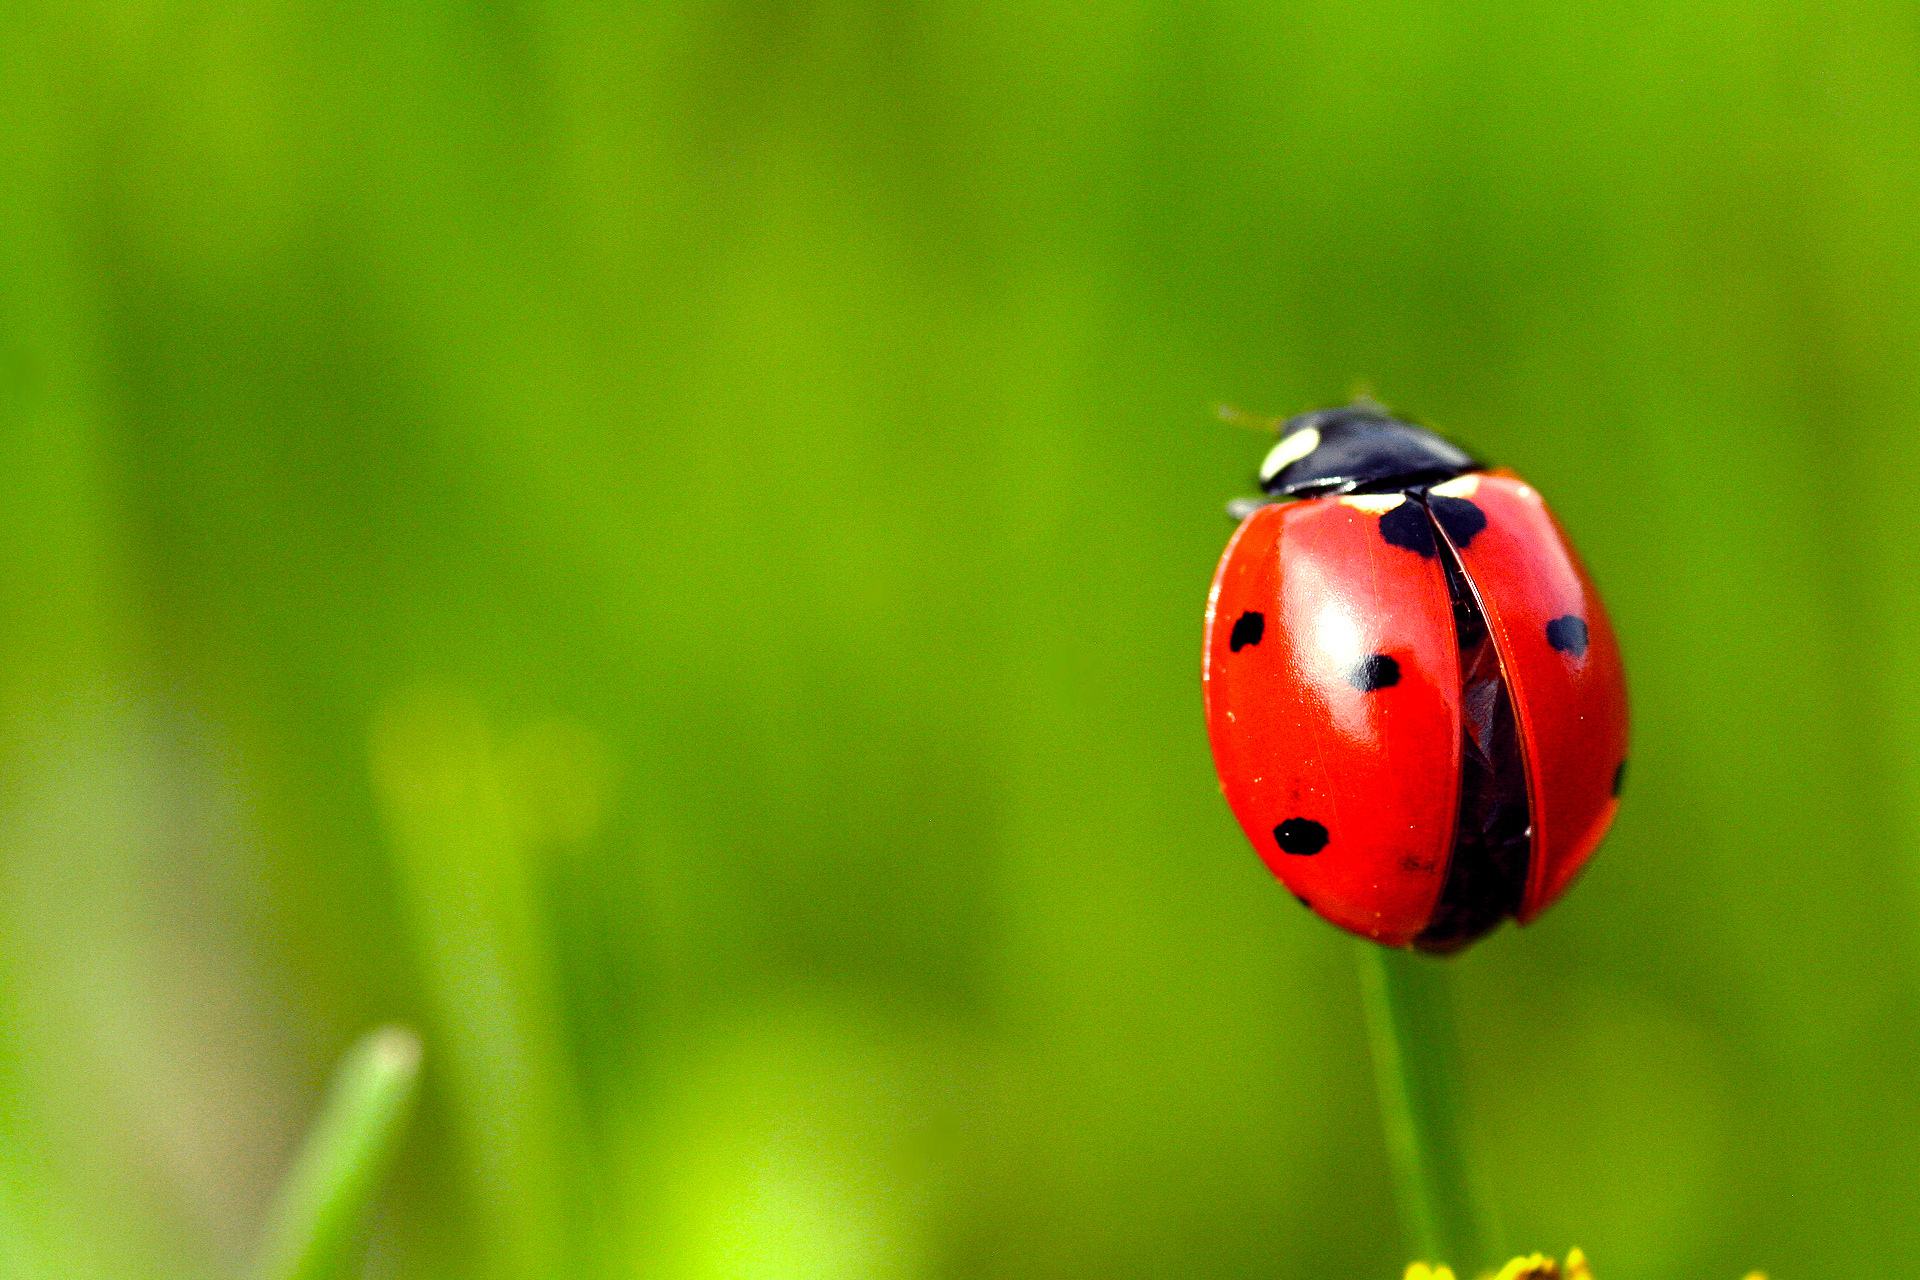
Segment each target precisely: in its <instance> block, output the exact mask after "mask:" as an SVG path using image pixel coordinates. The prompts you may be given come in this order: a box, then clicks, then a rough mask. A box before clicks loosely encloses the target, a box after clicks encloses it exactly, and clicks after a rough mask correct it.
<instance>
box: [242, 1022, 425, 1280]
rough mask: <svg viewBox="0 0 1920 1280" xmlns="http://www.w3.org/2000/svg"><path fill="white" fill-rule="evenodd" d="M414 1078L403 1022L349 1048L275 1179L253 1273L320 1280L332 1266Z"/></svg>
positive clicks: (278, 1279) (261, 1279)
mask: <svg viewBox="0 0 1920 1280" xmlns="http://www.w3.org/2000/svg"><path fill="white" fill-rule="evenodd" d="M419 1079H420V1038H419V1037H418V1036H416V1035H415V1034H414V1033H413V1032H411V1031H409V1030H407V1029H406V1028H405V1027H381V1028H379V1029H378V1030H376V1031H373V1032H370V1033H368V1034H367V1035H366V1036H365V1037H364V1038H363V1039H362V1040H361V1041H360V1042H359V1043H358V1044H356V1045H355V1046H354V1047H353V1049H352V1050H351V1051H350V1052H348V1054H347V1056H346V1057H345V1059H343V1060H342V1061H341V1063H340V1069H339V1070H338V1071H337V1072H336V1073H335V1075H334V1078H333V1088H332V1090H331V1091H330V1092H329V1093H328V1096H327V1102H326V1107H325V1109H324V1110H323V1111H322V1112H321V1113H320V1118H319V1119H318V1120H316V1121H315V1122H314V1125H313V1128H312V1129H311V1130H310V1131H309V1132H308V1134H307V1138H306V1141H305V1143H303V1144H302V1145H301V1148H300V1153H299V1155H298V1156H297V1157H296V1158H295V1160H294V1164H293V1168H292V1170H291V1171H289V1173H288V1174H287V1178H286V1181H285V1182H283V1183H282V1184H281V1186H280V1193H279V1196H278V1198H277V1199H276V1201H275V1204H274V1206H273V1211H272V1216H271V1217H270V1218H269V1219H268V1221H267V1230H266V1238H265V1240H264V1241H263V1242H262V1246H261V1250H260V1256H259V1259H258V1261H257V1262H256V1265H255V1266H254V1269H253V1273H252V1274H253V1278H254V1280H320V1278H321V1277H324V1276H330V1275H333V1274H334V1273H335V1272H336V1270H337V1269H338V1266H339V1262H340V1256H341V1253H342V1252H343V1250H344V1249H345V1248H346V1245H347V1243H348V1241H350V1240H351V1239H352V1238H353V1234H354V1228H355V1226H356V1225H357V1224H358V1223H359V1220H360V1217H361V1215H362V1213H363V1212H364V1210H365V1209H366V1205H367V1202H368V1201H369V1200H371V1199H372V1198H373V1192H374V1189H375V1188H376V1187H377V1186H378V1185H379V1178H380V1173H381V1171H382V1170H383V1169H384V1168H385V1166H386V1163H387V1157H388V1155H389V1154H391V1153H392V1150H393V1148H394V1146H395V1144H396V1142H397V1141H398V1139H399V1137H400V1133H401V1130H402V1129H403V1128H404V1127H405V1125H406V1120H407V1113H408V1111H409V1110H410V1109H411V1104H412V1102H413V1095H414V1090H415V1086H416V1085H417V1084H418V1082H419Z"/></svg>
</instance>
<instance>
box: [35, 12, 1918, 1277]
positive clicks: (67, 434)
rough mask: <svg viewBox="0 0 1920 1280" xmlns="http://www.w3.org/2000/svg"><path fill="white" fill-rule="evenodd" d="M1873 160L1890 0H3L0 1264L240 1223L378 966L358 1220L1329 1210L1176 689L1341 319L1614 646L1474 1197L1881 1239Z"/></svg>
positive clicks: (1377, 1205)
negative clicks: (1543, 502) (1540, 540)
mask: <svg viewBox="0 0 1920 1280" xmlns="http://www.w3.org/2000/svg"><path fill="white" fill-rule="evenodd" d="M1916 207H1920V23H1916V21H1915V18H1914V15H1913V13H1912V12H1911V11H1910V9H1909V8H1908V7H1906V6H1902V5H1899V4H1895V3H1892V0H1837V2H1836V0H1821V2H1820V3H1814V2H1813V0H1743V2H1742V3H1738V4H1734V3H1724V2H1720V0H1708V2H1707V3H1681V2H1680V0H1659V2H1656V3H1642V2H1640V0H1622V2H1620V3H1608V4H1579V5H1575V4H1549V3H1527V2H1525V0H1490V2H1488V3H1481V4H1469V5H1461V4H1454V3H1447V2H1445V0H1328V2H1327V3H1320V4H1309V5H1296V4H1285V3H1270V2H1266V0H1262V2H1260V3H1250V2H1246V0H1180V2H1178V3H1174V2H1166V3H1157V4H1122V5H1116V6H1086V5H1078V4H1062V3H1054V2H1052V0H1027V2H1026V3H1020V4H1011V3H1000V4H959V3H942V2H941V0H924V2H922V0H908V2H906V3H898V4H879V3H875V4H846V3H836V2H835V0H716V2H714V3H694V4H687V3H676V2H675V0H661V2H660V3H649V4H627V5H593V4H581V3H568V2H564V0H488V2H487V3H477V2H476V3H467V2H465V0H453V2H452V3H447V4H438V5H408V4H365V3H352V2H350V0H258V2H256V3H248V4H236V3H226V2H223V0H204V2H199V3H189V2H183V0H148V2H146V3H138V4H135V3H127V2H125V0H74V2H72V3H64V4H52V3H43V2H40V0H26V2H25V3H23V4H21V5H16V6H14V7H13V8H12V9H11V10H10V11H9V15H8V20H7V22H6V36H5V38H4V39H0V344H3V345H0V413H4V427H3V428H0V430H4V438H3V439H4V465H3V466H0V894H3V896H0V902H3V903H4V906H0V1276H9V1277H10V1276H31V1277H41V1276H46V1277H63V1278H64V1277H73V1278H76V1280H120V1278H122V1277H129V1278H130V1277H162V1276H166V1277H172V1276H183V1275H194V1274H205V1275H215V1274H230V1273H231V1272H232V1271H233V1269H234V1268H235V1267H237V1266H239V1265H240V1264H241V1261H242V1260H243V1259H244V1258H245V1257H246V1256H247V1255H248V1253H249V1252H250V1250H251V1249H252V1248H253V1244H254V1240H255V1236H256V1233H257V1232H258V1230H259V1228H260V1222H261V1218H262V1215H263V1213H264V1212H265V1208H266V1205H267V1204H268V1201H269V1197H270V1194H271V1188H272V1186H273V1184H274V1181H275V1179H276V1178H277V1177H278V1176H279V1173H280V1171H281V1169H282V1168H283V1167H284V1165H285V1163H286V1161H287V1160H288V1159H289V1158H290V1155H291V1153H292V1151H293V1150H294V1148H295V1145H296V1143H297V1141H298V1135H299V1132H300V1129H301V1126H302V1125H303V1123H304V1122H305V1120H306V1118H307V1117H308V1116H309V1115H310V1114H311V1113H312V1111H313V1110H314V1108H315V1107H316V1106H317V1105H318V1100H319V1098H320V1095H321V1092H322V1089H323V1085H324V1081H325V1079H326V1077H327V1073H328V1071H329V1069H330V1065H331V1063H332V1062H333V1061H334V1059H335V1058H336V1056H337V1055H338V1054H339V1053H340V1052H341V1051H342V1050H343V1049H344V1047H345V1046H346V1045H347V1044H348V1043H350V1042H351V1041H352V1040H353V1038H354V1037H355V1036H356V1035H357V1034H358V1033H359V1032H360V1031H361V1030H362V1029H364V1028H366V1027H368V1026H371V1025H374V1024H376V1023H378V1022H381V1021H384V1020H388V1019H399V1020H404V1021H407V1022H410V1023H412V1024H414V1025H417V1026H419V1027H420V1028H421V1029H422V1032H423V1034H424V1037H425V1040H426V1043H427V1064H428V1067H427V1080H426V1086H425V1094H424V1098H423V1106H424V1110H423V1114H422V1115H421V1117H420V1119H419V1123H418V1124H417V1126H416V1128H415V1131H414V1134H413V1137H412V1139H411V1140H410V1142H409V1145H408V1147H407V1149H406V1150H405V1152H404V1153H403V1154H402V1157H401V1160H400V1164H399V1168H398V1172H397V1175H396V1181H395V1184H394V1186H393V1187H392V1189H391V1190H390V1192H389V1193H388V1194H387V1195H386V1196H385V1197H384V1199H383V1202H382V1207H381V1209H380V1211H379V1212H378V1214H377V1215H376V1217H375V1220H374V1221H373V1223H372V1226H371V1232H370V1241H369V1245H368V1248H369V1263H368V1265H369V1267H370V1268H371V1272H370V1274H377V1275H383V1276H404V1277H441V1276H445V1277H454V1276H461V1277H465V1276H482V1277H494V1278H497V1280H507V1278H517V1277H523V1276H524V1277H557V1276H584V1277H595V1276H606V1277H616V1276H647V1277H687V1278H689V1280H706V1278H712V1280H723V1278H725V1280H732V1278H735V1277H755V1278H773V1280H778V1278H785V1277H816V1276H817V1277H835V1278H843V1280H859V1278H862V1277H875V1278H886V1280H894V1278H900V1280H906V1278H908V1277H980V1278H983V1280H985V1278H989V1277H991V1278H999V1277H1005V1278H1007V1280H1013V1278H1015V1277H1021V1278H1024V1277H1037V1278H1046V1277H1057V1278H1059V1280H1082V1278H1085V1277H1115V1278H1126V1277H1142V1278H1145V1277H1156V1278H1157V1277H1167V1276H1180V1277H1233V1276H1246V1277H1281V1278H1283V1280H1285V1278H1295V1280H1309V1278H1312V1280H1319V1278H1322V1277H1339V1276H1363V1275H1386V1274H1393V1273H1395V1272H1396V1271H1397V1269H1398V1267H1399V1266H1400V1265H1401V1264H1403V1263H1404V1261H1405V1255H1404V1254H1403V1253H1401V1251H1400V1244H1399V1241H1398V1239H1397V1235H1396V1232H1395V1230H1394V1229H1393V1217H1392V1209H1391V1205H1390V1203H1389V1198H1388V1187H1387V1176H1386V1171H1385V1167H1384V1163H1383V1160H1384V1158H1383V1154H1382V1149H1381V1141H1380V1138H1379V1131H1378V1127H1377V1122H1376V1120H1375V1116H1374V1112H1373V1109H1372V1107H1373V1104H1372V1099H1371V1097H1370V1095H1369V1072H1368V1067H1367V1063H1366V1061H1365V1057H1364V1052H1365V1050H1364V1045H1363V1043H1362V1040H1361V1033H1360V1020H1359V1013H1358V1009H1357V1001H1356V997H1355V989H1354V980H1353V975H1352V962H1351V957H1350V954H1349V952H1350V945H1351V944H1349V943H1348V941H1347V940H1346V939H1344V938H1343V937H1340V936H1338V935H1336V934H1335V933H1334V932H1333V931H1331V930H1330V929H1328V928H1327V927H1325V926H1323V925H1322V924H1320V923H1319V922H1318V921H1316V920H1315V919H1313V918H1312V917H1311V916H1310V915H1308V914H1306V913H1305V912H1302V911H1300V910H1299V908H1298V907H1297V906H1295V904H1294V903H1293V902H1292V901H1291V900H1290V899H1288V898H1287V896H1286V894H1285V893H1284V892H1283V891H1281V890H1280V888H1279V886H1278V885H1276V884H1275V883H1274V882H1273V881H1272V880H1271V879H1270V878H1269V877H1268V876H1267V874H1266V872H1265V871H1264V870H1262V869H1261V867H1260V865H1259V863H1258V862H1257V861H1256V860H1255V858H1254V857H1253V855H1252V854H1251V853H1250V852H1249V851H1248V850H1247V849H1246V848H1245V847H1244V843H1243V841H1242V839H1241V837H1240V835H1239V833H1238V831H1237V829H1236V828H1235V827H1234V825H1233V823H1232V821H1231V819H1230V817H1229V815H1228V813H1227V811H1226V807H1225V806H1224V805H1223V804H1222V803H1221V801H1220V799H1219V796H1218V794H1217V792H1216V790H1215V784H1214V779H1213V777H1212V771H1211V767H1210V764H1209V761H1208V758H1207V753H1206V746H1205V741H1204V736H1203V734H1202V731H1201V726H1200V719H1199V697H1198V690H1197V687H1196V686H1197V674H1196V673H1197V665H1198V637H1199V623H1200V611H1201V606H1202V603H1203V600H1204V595H1205V590H1206V584H1207V579H1208V575H1209V573H1210V572H1211V569H1212V566H1213V562H1214V559H1215V557H1216V556H1217V554H1218V552H1219V549H1220V547H1221V545H1222V543H1223V542H1224V540H1225V538H1226V535H1227V532H1228V526H1227V523H1226V521H1225V520H1224V519H1223V517H1222V516H1221V514H1220V508H1221V503H1222V500H1223V499H1225V498H1227V497H1229V496H1232V495H1233V494H1235V493H1240V492H1245V491H1246V486H1247V483H1248V480H1249V478H1250V476H1249V473H1250V472H1251V469H1252V467H1253V466H1254V464H1255V462H1256V461H1257V459H1258V457H1259V454H1260V449H1261V446H1260V444H1259V442H1258V440H1257V439H1254V438H1252V437H1247V436H1244V435H1241V434H1238V433H1235V432H1233V431H1230V430H1227V429H1224V428H1222V427H1220V426H1219V425H1218V424H1217V423H1215V422H1213V421H1211V419H1210V414H1209V410H1210V407H1211V406H1212V405H1213V404H1214V403H1215V402H1217V401H1223V400H1224V401H1231V402H1235V403H1238V404H1242V405H1244V406H1246V407H1247V408H1249V409H1250V410H1256V411H1266V412H1291V411H1297V410H1300V409H1303V408H1307V407H1311V406H1314V405H1317V404H1323V403H1327V402H1330V401H1337V400H1341V399H1343V398H1345V397H1346V396H1347V395H1348V394H1350V393H1351V392H1352V391H1353V390H1354V389H1355V388H1356V386H1357V385H1360V384H1362V383H1364V384H1365V385H1367V386H1369V387H1370V388H1371V389H1372V391H1373V392H1374V393H1375V394H1376V395H1378V396H1380V397H1381V398H1382V399H1384V400H1386V401H1387V402H1389V403H1390V404H1392V405H1393V406H1394V407H1396V408H1398V409H1400V410H1403V411H1405V412H1408V413H1411V414H1413V415H1416V416H1418V417H1421V418H1423V419H1425V420H1428V421H1431V422H1433V423H1436V424H1437V425H1439V426H1441V427H1442V428H1444V429H1449V430H1453V431H1455V432H1457V433H1459V434H1460V435H1462V436H1463V437H1464V438H1465V439H1467V440H1468V441H1469V442H1470V443H1472V444H1473V445H1475V446H1476V447H1478V448H1479V449H1481V450H1483V451H1484V452H1485V453H1486V454H1488V455H1490V456H1491V457H1493V458H1495V459H1496V460H1498V461H1500V462H1503V463H1506V464H1508V465H1511V466H1513V467H1515V468H1516V469H1518V470H1520V471H1521V472H1522V473H1523V474H1525V475H1526V476H1527V477H1528V478H1529V479H1530V480H1531V481H1533V482H1534V483H1535V484H1537V485H1538V486H1539V487H1540V488H1541V489H1542V490H1543V491H1544V492H1546V493H1547V494H1548V495H1549V497H1550V498H1551V499H1552V500H1553V502H1554V503H1555V504H1556V507H1557V509H1558V511H1559V513H1560V515H1561V517H1562V519H1563V520H1564V522H1565V523H1566V524H1567V525H1568V526H1569V528H1570V529H1571V530H1572V532H1573V534H1574V536H1575V538H1576V540H1577V541H1578V542H1579V544H1580V545H1581V547H1582V548H1583V550H1584V552H1585V553H1586V556H1587V558H1588V560H1589V561H1590V564H1591V566H1592V568H1593V570H1594V573H1595V575H1596V576H1597V578H1598V579H1599V580H1600V582H1601V584H1602V585H1603V587H1604V588H1605V589H1606V590H1607V592H1608V593H1609V597H1610V599H1611V602H1612V605H1613V609H1614V616H1615V620H1616V622H1617V624H1618V627H1619V630H1620V633H1621V636H1622V639H1623V643H1624V645H1625V648H1626V651H1627V657H1628V660H1629V664H1630V668H1631V673H1632V677H1633V695H1634V699H1635V708H1636V716H1637V730H1636V733H1637V736H1636V747H1635V754H1634V760H1633V769H1632V776H1631V778H1630V780H1629V785H1628V794H1627V803H1626V807H1625V809H1624V810H1623V812H1622V814H1621V818H1620V821H1619V825H1618V827H1617V829H1616V832H1615V834H1614V836H1613V838H1612V841H1611V843H1610V845H1609V846H1608V848H1607V849H1606V850H1605V851H1604V852H1603V854H1602V855H1601V856H1600V858H1599V859H1598V860H1597V861H1596V862H1595V864H1594V865H1593V867H1592V869H1591V871H1590V872H1589V874H1588V875H1587V877H1586V881H1585V883H1584V884H1583V885H1582V886H1581V887H1580V888H1579V889H1578V890H1577V891H1575V892H1574V893H1573V894H1571V895H1570V896H1569V898H1568V899H1567V900H1566V901H1565V902H1564V903H1563V904H1562V905H1561V906H1560V907H1558V908H1557V909H1556V910H1555V911H1554V912H1553V913H1551V914H1550V915H1549V916H1548V917H1547V918H1546V919H1544V920H1543V921H1542V922H1540V923H1539V924H1538V925H1537V926H1535V927H1533V928H1532V929H1530V930H1529V931H1527V932H1526V933H1524V934H1519V933H1516V932H1514V931H1512V930H1508V931H1506V932H1505V933H1503V934H1501V935H1499V936H1496V937H1495V938H1493V939H1492V940H1490V941H1489V942H1487V943H1485V944H1483V945H1482V946H1480V947H1479V948H1478V949H1476V950H1475V951H1474V952H1473V953H1471V954H1470V955H1468V956H1467V957H1466V958H1465V959H1463V960H1461V961H1459V962H1458V963H1457V968H1458V973H1459V980H1460V983H1461V988H1462V999H1463V1001H1464V1005H1465V1009H1464V1013H1465V1016H1466V1018H1467V1022H1468V1026H1469V1030H1470V1032H1471V1044H1470V1046H1469V1056H1470V1059H1471V1062H1470V1065H1471V1068H1472V1085H1473V1088H1474V1089H1475V1091H1476V1095H1477V1097H1478V1100H1479V1103H1480V1106H1481V1111H1482V1114H1483V1118H1484V1122H1485V1125H1486V1127H1487V1130H1488V1135H1489V1138H1490V1140H1491V1142H1492V1143H1493V1146H1494V1149H1495V1150H1496V1151H1497V1153H1498V1157H1499V1158H1498V1161H1497V1163H1496V1166H1495V1169H1494V1172H1493V1179H1494V1184H1495V1189H1496V1191H1497V1192H1498V1194H1499V1197H1500V1200H1501V1204H1502V1208H1503V1211H1504V1214H1505V1227H1506V1235H1507V1237H1508V1238H1507V1240H1506V1242H1505V1243H1506V1244H1507V1246H1508V1247H1509V1248H1512V1249H1515V1250H1523V1249H1524V1250H1531V1249H1534V1248H1541V1249H1551V1250H1555V1251H1558V1250H1562V1249H1564V1248H1566V1247H1567V1246H1568V1245H1570V1244H1573V1243H1579V1244H1581V1245H1584V1246H1585V1247H1586V1248H1588V1249H1589V1250H1591V1251H1592V1253H1593V1255H1594V1257H1595V1258H1596V1259H1598V1260H1599V1263H1600V1266H1601V1268H1602V1270H1603V1271H1604V1272H1605V1274H1606V1275H1607V1276H1608V1277H1609V1280H1636V1278H1639V1277H1651V1278H1665V1277H1674V1278H1676V1280H1677V1278H1678V1277H1694V1276H1704V1275H1737V1274H1741V1273H1742V1272H1743V1271H1744V1270H1745V1269H1746V1268H1748V1267H1751V1266H1754V1265H1762V1266H1765V1267H1767V1268H1768V1270H1769V1271H1770V1272H1772V1273H1773V1274H1775V1275H1780V1276H1789V1277H1793V1278H1794V1280H1820V1278H1821V1277H1840V1276H1847V1275H1853V1274H1857V1273H1858V1271H1859V1270H1860V1265H1859V1264H1860V1261H1861V1260H1862V1259H1864V1258H1889V1257H1891V1258H1906V1257H1910V1256H1913V1255H1914V1253H1915V1252H1916V1249H1920V1212H1917V1211H1916V1210H1920V1092H1916V1090H1915V1088H1914V1086H1913V1083H1912V1082H1913V1080H1914V1079H1915V1078H1916V1074H1917V1073H1920V1039H1917V1038H1916V1033H1917V1032H1920V999H1917V998H1916V997H1917V996H1920V986H1917V977H1920V945H1917V944H1920V894H1916V867H1917V863H1916V849H1915V833H1916V824H1917V823H1920V759H1916V756H1917V755H1920V748H1916V743H1920V663H1917V662H1916V661H1915V657H1916V653H1915V650H1916V643H1915V638H1914V626H1915V623H1914V619H1915V618H1916V617H1920V574H1917V573H1915V572H1914V568H1915V565H1916V564H1920V534H1917V533H1916V522H1915V519H1914V515H1913V512H1914V509H1915V506H1914V495H1915V494H1916V493H1917V492H1920V483H1917V482H1920V432H1917V431H1916V424H1920V249H1917V248H1916V244H1917V243H1920V242H1917V241H1916V237H1915V232H1914V211H1915V209H1916Z"/></svg>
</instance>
